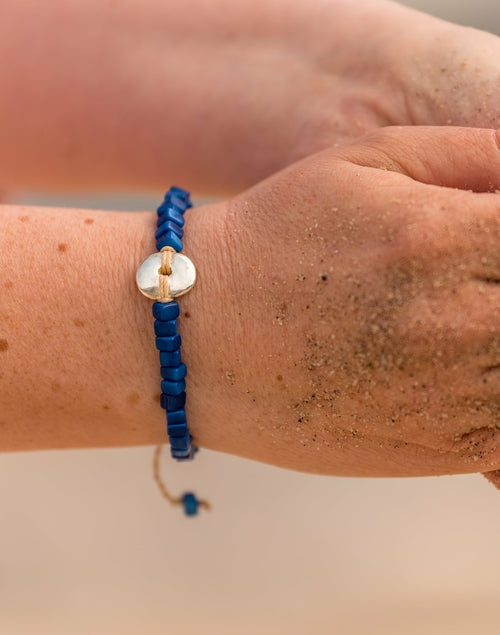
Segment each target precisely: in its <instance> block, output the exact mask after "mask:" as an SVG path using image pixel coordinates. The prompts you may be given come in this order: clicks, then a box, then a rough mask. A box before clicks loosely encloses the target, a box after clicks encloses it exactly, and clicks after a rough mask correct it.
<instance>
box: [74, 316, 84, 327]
mask: <svg viewBox="0 0 500 635" xmlns="http://www.w3.org/2000/svg"><path fill="white" fill-rule="evenodd" d="M73 324H74V325H75V326H78V327H82V326H85V322H83V321H82V320H80V319H79V318H75V319H74V320H73Z"/></svg>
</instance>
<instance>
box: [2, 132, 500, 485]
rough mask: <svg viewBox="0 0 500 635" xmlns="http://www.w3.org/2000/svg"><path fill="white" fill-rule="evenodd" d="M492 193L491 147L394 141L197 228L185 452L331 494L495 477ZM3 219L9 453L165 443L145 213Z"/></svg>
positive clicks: (247, 196) (466, 137)
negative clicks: (339, 480) (443, 477)
mask: <svg viewBox="0 0 500 635" xmlns="http://www.w3.org/2000/svg"><path fill="white" fill-rule="evenodd" d="M499 174H500V153H499V150H498V135H497V134H496V133H495V132H494V131H490V130H467V129H458V128H423V129H422V128H413V129H398V128H396V129H388V130H386V131H385V132H380V133H377V134H375V135H372V136H370V137H367V138H365V139H363V140H360V141H359V142H358V143H356V144H353V145H351V146H344V147H343V148H342V149H337V150H335V149H333V150H328V151H326V152H323V153H320V154H318V155H315V156H313V157H311V158H309V159H307V160H304V161H302V162H300V163H297V164H295V165H293V166H290V167H289V168H288V169H287V170H285V171H283V172H281V173H279V174H277V175H275V176H274V177H272V178H270V179H268V180H266V181H264V182H263V183H261V184H260V185H258V186H256V187H255V188H252V189H250V190H248V191H247V192H245V193H243V194H242V195H240V196H238V197H237V198H235V199H232V200H230V201H228V202H226V203H221V204H218V205H214V206H207V207H205V208H203V207H200V208H198V209H196V208H195V209H192V210H189V211H188V212H187V223H186V227H187V230H186V242H185V252H186V254H187V255H189V256H192V258H193V260H194V262H195V263H196V265H197V266H198V270H199V281H198V282H197V285H196V286H195V288H194V289H193V290H192V291H191V292H190V293H189V294H188V295H186V296H185V297H183V298H181V299H180V304H181V312H182V313H181V319H180V321H179V322H180V329H181V334H182V337H183V355H184V357H185V360H186V363H187V365H188V373H189V374H188V387H187V390H188V403H187V414H188V418H189V422H190V427H191V428H192V431H193V436H194V438H195V441H196V442H197V443H198V444H200V445H202V446H205V447H209V448H212V449H216V450H220V451H224V452H230V453H234V454H238V455H241V456H246V457H249V458H253V459H257V460H261V461H265V462H269V463H273V464H276V465H281V466H283V467H289V468H294V469H299V470H304V471H311V472H319V473H326V474H343V475H361V476H409V475H411V476H417V475H424V474H448V473H454V472H477V471H492V470H496V469H498V468H500V449H499V444H498V436H499V433H498V430H497V428H498V391H499V381H500V378H499V377H500V376H499V373H498V364H499V346H498V341H499V339H500V317H499V295H498V280H499V279H500V260H499V258H498V244H499V241H500V221H499V214H498V211H499V209H500V203H499V197H498V194H495V193H493V192H492V190H495V189H498V188H499V187H500V180H499ZM1 214H2V216H1V224H2V227H3V228H4V231H3V232H2V233H1V234H0V257H1V258H2V262H1V267H0V269H1V270H2V277H3V280H2V284H3V288H2V294H1V296H0V298H1V305H0V311H1V315H2V320H1V322H0V324H1V333H0V340H1V341H2V342H3V343H2V345H1V350H0V364H1V367H0V395H1V405H2V409H1V412H2V418H3V425H2V433H1V434H0V444H1V448H2V449H4V450H6V449H28V448H40V447H84V446H95V445H131V444H142V443H154V442H157V441H161V440H162V439H163V438H164V417H163V413H162V411H161V410H160V407H159V404H158V382H159V379H158V361H157V354H156V352H155V350H154V342H153V334H152V328H151V322H152V320H151V316H150V306H149V302H148V301H147V300H145V299H144V298H143V297H142V296H141V295H140V294H139V292H138V291H137V290H136V289H135V288H134V276H135V270H136V267H137V265H138V263H140V262H141V261H142V260H143V259H144V257H146V256H147V255H149V254H150V253H152V252H153V251H154V245H153V225H154V222H153V216H152V214H147V213H144V214H123V215H117V214H113V213H109V212H106V213H104V212H103V213H94V212H85V211H80V212H76V213H71V214H67V213H65V212H62V211H58V210H27V209H19V208H4V209H3V210H2V212H1ZM89 220H93V221H94V222H93V223H91V222H89ZM34 236H36V240H34Z"/></svg>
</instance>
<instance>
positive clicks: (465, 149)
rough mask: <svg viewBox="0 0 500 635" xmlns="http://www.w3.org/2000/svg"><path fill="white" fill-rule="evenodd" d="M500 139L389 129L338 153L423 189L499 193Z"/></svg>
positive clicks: (488, 133)
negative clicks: (425, 186) (422, 185)
mask: <svg viewBox="0 0 500 635" xmlns="http://www.w3.org/2000/svg"><path fill="white" fill-rule="evenodd" d="M499 144H500V139H499V134H498V132H497V131H495V130H488V129H479V128H455V127H437V126H432V127H430V126H429V127H424V126H422V127H421V126H414V127H396V126H395V127H388V128H383V129H381V130H379V131H377V132H375V133H373V134H370V135H368V136H367V137H364V138H363V139H362V141H361V142H360V143H359V144H353V145H351V146H349V147H348V148H344V149H342V150H340V151H338V152H337V154H339V155H340V156H341V157H342V158H343V159H345V160H347V161H350V162H352V163H357V164H358V165H361V166H364V167H372V168H378V169H383V170H389V171H392V172H397V173H401V174H404V175H406V176H409V177H410V178H412V179H414V180H416V181H419V182H421V183H427V184H431V185H441V186H445V187H450V188H459V189H462V190H473V191H475V192H491V191H495V190H496V189H500V145H499Z"/></svg>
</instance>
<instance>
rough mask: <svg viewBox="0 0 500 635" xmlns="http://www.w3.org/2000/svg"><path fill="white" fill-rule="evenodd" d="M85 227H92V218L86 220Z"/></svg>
mask: <svg viewBox="0 0 500 635" xmlns="http://www.w3.org/2000/svg"><path fill="white" fill-rule="evenodd" d="M83 222H84V223H85V225H92V223H93V222H94V219H93V218H86V219H85V220H84V221H83Z"/></svg>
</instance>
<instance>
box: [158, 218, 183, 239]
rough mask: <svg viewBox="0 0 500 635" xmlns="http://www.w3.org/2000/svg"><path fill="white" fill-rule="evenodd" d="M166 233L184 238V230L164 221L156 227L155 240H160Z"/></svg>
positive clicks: (171, 222) (172, 222)
mask: <svg viewBox="0 0 500 635" xmlns="http://www.w3.org/2000/svg"><path fill="white" fill-rule="evenodd" d="M167 232H173V233H174V234H175V235H176V236H178V237H179V238H182V237H183V236H184V230H183V229H182V227H181V226H180V225H178V224H177V223H174V221H173V220H168V219H167V220H165V221H163V222H162V223H161V224H160V225H158V229H157V230H156V232H155V238H156V239H157V240H161V239H162V238H163V237H164V235H166V234H167Z"/></svg>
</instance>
